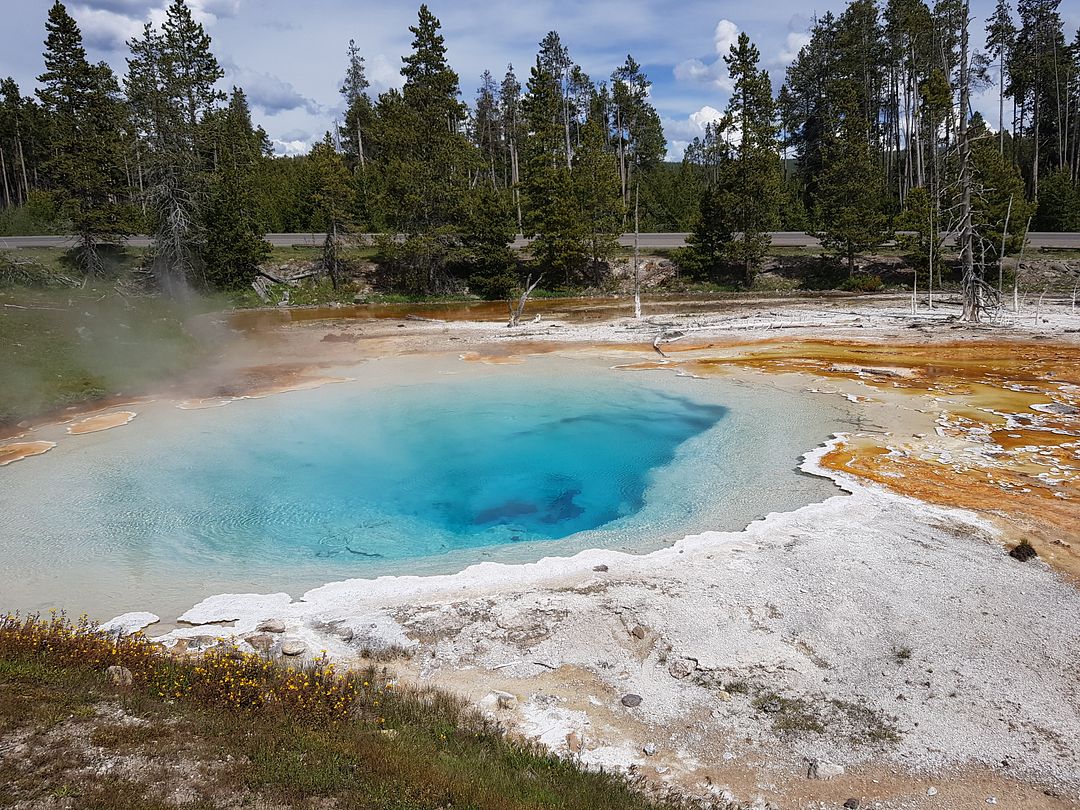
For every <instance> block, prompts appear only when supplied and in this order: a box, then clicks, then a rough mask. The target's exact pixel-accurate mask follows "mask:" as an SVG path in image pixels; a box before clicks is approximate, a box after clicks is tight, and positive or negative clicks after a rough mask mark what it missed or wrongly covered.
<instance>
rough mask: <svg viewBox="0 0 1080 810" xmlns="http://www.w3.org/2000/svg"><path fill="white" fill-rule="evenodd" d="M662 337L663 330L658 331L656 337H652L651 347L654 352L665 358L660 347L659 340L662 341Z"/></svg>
mask: <svg viewBox="0 0 1080 810" xmlns="http://www.w3.org/2000/svg"><path fill="white" fill-rule="evenodd" d="M663 339H664V333H663V332H658V333H657V334H656V337H655V338H653V342H652V347H653V351H654V352H656V353H657V354H658V355H660V356H661V357H663V358H665V359H666V358H667V355H666V354H665V353H664V350H663V349H661V348H660V341H662V340H663Z"/></svg>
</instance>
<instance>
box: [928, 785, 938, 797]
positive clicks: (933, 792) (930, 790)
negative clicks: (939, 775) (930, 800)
mask: <svg viewBox="0 0 1080 810" xmlns="http://www.w3.org/2000/svg"><path fill="white" fill-rule="evenodd" d="M926 795H927V796H937V788H936V787H929V788H927V789H926Z"/></svg>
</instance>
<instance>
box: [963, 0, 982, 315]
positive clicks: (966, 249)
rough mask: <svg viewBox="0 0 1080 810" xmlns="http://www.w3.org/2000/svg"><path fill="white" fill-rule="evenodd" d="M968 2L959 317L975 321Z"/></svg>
mask: <svg viewBox="0 0 1080 810" xmlns="http://www.w3.org/2000/svg"><path fill="white" fill-rule="evenodd" d="M969 25H970V3H969V2H965V3H964V21H963V29H962V30H961V34H960V133H959V143H960V217H961V224H960V259H961V261H960V263H961V266H962V268H963V282H962V285H963V296H964V311H963V315H962V316H961V320H963V321H966V322H967V323H978V322H979V321H980V320H982V285H981V284H980V279H979V277H978V275H977V274H976V272H975V253H974V230H973V229H972V223H971V213H972V212H971V186H972V177H971V140H970V136H969V133H968V108H969V105H970V96H971V77H970V65H969V64H968V59H969V58H970V57H969V53H968V50H969V49H968V27H969Z"/></svg>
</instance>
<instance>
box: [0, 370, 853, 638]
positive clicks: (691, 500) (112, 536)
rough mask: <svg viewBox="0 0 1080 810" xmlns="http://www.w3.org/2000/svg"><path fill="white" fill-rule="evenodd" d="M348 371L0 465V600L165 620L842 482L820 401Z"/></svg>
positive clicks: (782, 504) (719, 386)
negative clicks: (826, 459)
mask: <svg viewBox="0 0 1080 810" xmlns="http://www.w3.org/2000/svg"><path fill="white" fill-rule="evenodd" d="M350 373H351V374H352V375H353V376H354V377H355V378H356V379H355V381H352V382H347V383H342V384H337V385H328V386H325V387H323V388H320V389H317V390H311V391H299V392H291V393H287V394H281V395H277V396H271V397H268V398H264V399H253V400H241V401H237V402H232V403H230V404H229V405H228V406H226V407H222V408H213V409H206V410H188V411H183V410H178V409H177V408H175V407H174V406H173V405H172V404H170V403H154V404H151V405H147V406H139V407H137V408H136V410H137V411H139V417H138V418H137V419H135V421H134V422H132V423H131V424H130V425H127V426H125V427H122V428H118V429H115V430H112V431H107V432H103V433H99V434H91V435H87V436H78V437H74V436H64V437H63V438H62V439H59V446H58V447H57V448H56V449H54V450H53V451H51V452H50V453H47V454H46V455H44V456H40V457H38V458H34V459H30V460H27V461H24V462H20V463H17V464H14V465H11V466H9V467H6V468H2V469H0V510H2V513H3V514H4V515H5V519H4V521H3V524H2V527H0V556H2V559H3V562H2V563H0V577H2V580H0V582H2V587H0V609H15V608H17V609H21V610H41V609H47V608H51V607H59V608H64V609H67V610H69V612H80V611H83V610H85V611H88V612H90V613H91V615H93V616H94V617H96V618H102V619H103V618H108V617H109V616H112V615H115V614H116V613H120V612H123V611H126V610H134V609H147V610H153V611H155V612H157V613H160V614H161V615H162V616H163V617H168V616H175V615H177V614H179V613H180V612H182V611H183V610H185V609H186V608H187V607H190V606H191V605H192V604H193V603H194V602H196V601H198V600H199V599H201V598H203V597H205V596H208V595H210V594H213V593H220V592H224V591H243V592H251V591H255V592H269V591H277V590H286V591H289V592H291V593H293V594H294V595H299V593H301V592H302V591H303V590H305V589H307V588H309V587H312V586H315V585H318V584H321V583H323V582H327V581H331V580H336V579H347V578H351V577H370V576H378V575H382V574H401V573H445V572H449V571H454V570H460V569H461V568H464V567H465V566H467V565H469V564H470V563H474V562H478V561H480V560H484V559H496V560H506V561H524V560H534V559H538V558H540V557H542V556H548V555H556V554H569V553H573V552H575V551H578V550H580V549H583V548H590V547H610V548H620V549H626V550H634V551H646V550H651V549H654V548H657V547H659V546H661V545H663V544H665V543H667V542H670V541H672V540H675V539H677V538H679V537H681V536H683V535H685V534H688V533H692V532H696V531H702V530H704V529H736V528H741V527H742V526H744V525H745V524H746V523H748V522H749V521H751V520H753V519H754V518H756V517H759V516H761V515H763V514H766V513H767V512H770V511H776V510H784V509H792V508H796V507H798V506H800V505H803V504H805V503H809V502H811V501H813V500H817V499H821V498H824V497H827V496H828V495H830V494H835V492H836V490H835V488H834V487H833V486H832V485H831V484H830V483H829V482H827V481H824V480H822V479H817V478H813V477H810V476H805V475H802V474H800V473H798V472H796V466H797V464H798V462H799V457H800V455H801V454H802V453H803V452H805V451H806V450H807V449H809V448H811V447H813V446H815V445H817V444H820V443H821V442H822V441H824V440H825V439H826V438H827V437H828V436H829V434H831V433H832V432H834V431H835V430H836V429H837V424H836V423H837V421H838V419H839V418H840V415H841V412H842V411H841V409H840V408H839V406H834V405H832V404H830V403H827V402H823V401H822V399H821V398H820V397H819V398H811V396H810V395H803V396H792V395H790V394H785V395H781V394H780V393H779V392H778V391H777V390H775V389H770V388H768V387H758V386H744V385H739V384H735V383H732V382H725V381H722V380H716V379H710V380H697V379H689V378H679V377H675V376H674V375H671V374H661V373H657V372H648V373H644V372H643V373H631V372H626V371H617V370H612V369H610V368H609V367H608V364H606V363H602V362H600V361H597V360H592V361H587V360H581V359H573V360H569V359H560V358H556V357H548V358H532V359H530V360H529V362H528V363H526V364H524V365H521V366H500V367H490V366H480V365H477V364H466V363H462V362H460V361H456V360H450V359H439V360H432V359H431V358H426V359H417V358H413V359H404V360H402V359H399V360H385V361H372V362H370V363H368V364H366V365H362V366H360V367H358V368H356V369H353V370H351V372H350Z"/></svg>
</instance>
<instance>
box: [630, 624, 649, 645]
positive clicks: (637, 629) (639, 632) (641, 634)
mask: <svg viewBox="0 0 1080 810" xmlns="http://www.w3.org/2000/svg"><path fill="white" fill-rule="evenodd" d="M645 632H646V631H645V628H644V627H642V626H641V625H640V624H635V625H634V629H633V630H631V631H630V635H632V636H633V637H634V638H636V639H638V640H639V641H640V640H641V639H643V638H645Z"/></svg>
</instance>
